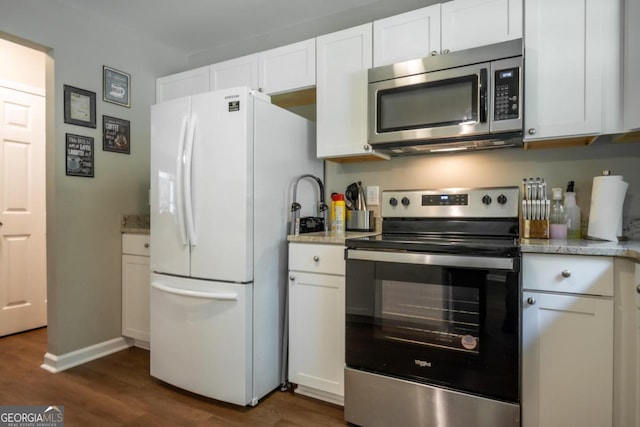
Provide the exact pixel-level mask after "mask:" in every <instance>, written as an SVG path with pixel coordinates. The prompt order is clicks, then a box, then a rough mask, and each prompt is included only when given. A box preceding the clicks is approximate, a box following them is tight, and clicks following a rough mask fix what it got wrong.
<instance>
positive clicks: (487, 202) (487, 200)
mask: <svg viewBox="0 0 640 427" xmlns="http://www.w3.org/2000/svg"><path fill="white" fill-rule="evenodd" d="M482 203H483V204H485V205H490V204H491V197H489V195H488V194H485V195H484V196H482Z"/></svg>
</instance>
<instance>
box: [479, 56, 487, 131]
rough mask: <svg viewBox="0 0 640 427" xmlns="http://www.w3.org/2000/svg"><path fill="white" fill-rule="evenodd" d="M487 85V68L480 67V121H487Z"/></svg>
mask: <svg viewBox="0 0 640 427" xmlns="http://www.w3.org/2000/svg"><path fill="white" fill-rule="evenodd" d="M488 89H489V88H488V85H487V69H486V68H482V69H481V70H480V123H486V122H487V115H488V108H489V103H488V99H487V98H488V96H487V92H488Z"/></svg>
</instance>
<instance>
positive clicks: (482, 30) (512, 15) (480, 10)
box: [442, 0, 522, 54]
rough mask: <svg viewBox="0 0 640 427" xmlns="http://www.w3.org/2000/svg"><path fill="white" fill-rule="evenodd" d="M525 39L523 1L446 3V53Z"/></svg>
mask: <svg viewBox="0 0 640 427" xmlns="http://www.w3.org/2000/svg"><path fill="white" fill-rule="evenodd" d="M520 37H522V0H455V1H450V2H445V3H442V53H445V54H446V53H449V52H454V51H456V50H463V49H470V48H472V47H478V46H483V45H487V44H493V43H499V42H503V41H507V40H513V39H517V38H520Z"/></svg>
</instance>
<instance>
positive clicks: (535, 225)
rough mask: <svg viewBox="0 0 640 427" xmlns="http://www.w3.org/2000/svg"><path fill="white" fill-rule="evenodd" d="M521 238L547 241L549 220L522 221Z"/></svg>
mask: <svg viewBox="0 0 640 427" xmlns="http://www.w3.org/2000/svg"><path fill="white" fill-rule="evenodd" d="M520 222H521V230H522V237H523V238H525V239H548V238H549V220H548V219H522V220H521V221H520Z"/></svg>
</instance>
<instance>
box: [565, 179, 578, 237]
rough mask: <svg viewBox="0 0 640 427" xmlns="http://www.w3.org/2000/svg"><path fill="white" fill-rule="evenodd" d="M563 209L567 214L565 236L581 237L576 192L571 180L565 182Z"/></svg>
mask: <svg viewBox="0 0 640 427" xmlns="http://www.w3.org/2000/svg"><path fill="white" fill-rule="evenodd" d="M564 210H565V213H566V215H567V238H568V239H581V238H582V232H581V230H580V207H579V206H578V205H577V204H576V193H575V191H574V182H573V181H569V183H568V184H567V192H566V193H565V195H564Z"/></svg>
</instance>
